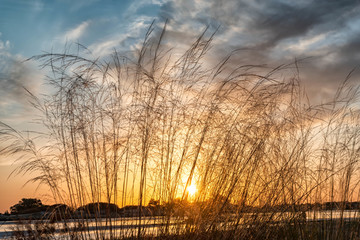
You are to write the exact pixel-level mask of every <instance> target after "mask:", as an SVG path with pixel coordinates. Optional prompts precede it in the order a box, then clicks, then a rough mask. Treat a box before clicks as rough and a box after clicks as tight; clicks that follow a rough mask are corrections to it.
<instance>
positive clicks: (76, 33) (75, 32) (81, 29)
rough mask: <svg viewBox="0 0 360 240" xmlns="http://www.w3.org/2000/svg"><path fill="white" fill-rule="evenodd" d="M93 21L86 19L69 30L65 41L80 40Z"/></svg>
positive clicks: (64, 37) (65, 35)
mask: <svg viewBox="0 0 360 240" xmlns="http://www.w3.org/2000/svg"><path fill="white" fill-rule="evenodd" d="M90 23H91V21H90V20H88V21H84V22H82V23H81V24H79V25H78V26H76V27H75V28H73V29H70V30H68V31H67V32H66V33H65V34H64V36H63V38H62V39H63V42H67V41H70V42H71V41H78V40H79V39H80V38H81V37H82V36H83V35H84V33H85V32H86V30H87V29H88V27H89V25H90Z"/></svg>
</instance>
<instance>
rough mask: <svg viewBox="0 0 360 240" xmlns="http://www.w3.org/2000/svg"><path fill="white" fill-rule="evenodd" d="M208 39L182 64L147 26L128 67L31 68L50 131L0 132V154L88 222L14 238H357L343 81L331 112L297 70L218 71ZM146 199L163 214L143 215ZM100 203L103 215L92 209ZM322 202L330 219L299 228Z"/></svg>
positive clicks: (51, 61) (47, 58) (355, 116)
mask: <svg viewBox="0 0 360 240" xmlns="http://www.w3.org/2000/svg"><path fill="white" fill-rule="evenodd" d="M213 37H214V35H213V34H209V33H208V32H207V31H205V32H204V33H203V34H202V35H201V36H199V37H198V38H197V39H196V40H195V41H194V42H193V44H192V45H190V47H189V48H188V49H187V50H186V51H184V52H181V53H179V51H177V49H173V48H172V47H173V46H171V43H170V42H167V41H166V27H165V28H164V29H158V28H157V27H154V26H152V27H150V29H149V31H148V32H147V33H146V35H145V39H144V42H143V44H142V46H141V47H140V48H139V49H137V50H136V51H134V52H131V53H128V54H121V53H118V52H116V51H114V53H113V54H112V55H110V56H107V57H104V58H102V59H98V58H96V57H93V56H91V53H90V52H89V51H88V50H87V49H84V48H83V47H82V46H81V45H77V46H76V47H75V48H71V47H69V48H67V49H65V52H64V53H59V54H57V53H47V54H44V55H40V56H36V57H34V58H32V59H33V60H37V61H39V62H40V63H41V64H42V65H41V66H42V67H43V68H45V69H47V70H49V74H48V76H47V83H48V84H49V85H50V86H51V87H52V88H51V91H50V92H49V93H48V94H46V95H42V96H41V98H38V97H36V96H34V95H32V94H31V93H29V97H30V98H31V101H32V103H33V106H34V108H36V109H37V110H39V114H40V116H41V119H40V120H39V123H40V124H41V126H42V127H43V128H46V131H45V132H43V133H41V134H38V135H37V134H36V133H32V134H31V133H29V132H20V131H17V130H16V129H14V128H12V127H11V126H9V125H6V124H5V123H1V128H0V146H1V149H0V151H1V154H2V155H3V156H13V157H14V156H17V157H19V160H21V162H22V164H21V166H20V167H19V168H18V169H17V170H16V172H17V173H27V172H33V173H36V177H35V178H34V179H33V181H36V182H38V183H39V184H44V185H46V186H48V188H49V190H50V191H51V195H52V197H53V198H54V201H55V202H60V203H65V204H66V205H67V206H69V207H70V208H71V209H79V208H80V209H81V208H82V209H83V210H84V211H83V212H91V214H93V215H94V216H91V217H92V218H91V219H90V218H89V216H88V215H86V214H83V215H80V216H81V217H79V218H77V221H76V226H74V225H72V226H71V227H69V226H68V223H67V222H66V221H65V220H64V221H63V225H62V226H61V229H65V230H66V231H65V230H64V231H62V232H61V233H59V229H57V227H55V226H54V227H51V228H50V230H49V228H45V230H44V231H43V232H42V231H40V233H41V234H42V233H44V232H46V235H41V234H40V235H36V234H38V233H39V231H37V230H36V231H31V230H29V231H28V230H26V231H25V233H26V234H25V235H21V234H24V231H22V232H21V231H20V232H18V233H19V235H17V236H15V238H18V239H23V238H28V239H41V238H43V237H44V239H51V238H52V237H53V235H54V234H55V235H56V234H61V236H62V237H63V238H65V239H121V238H135V237H136V238H153V237H154V238H155V239H156V238H157V239H166V238H168V239H224V238H228V239H359V238H360V235H359V234H360V233H359V218H358V213H357V212H356V211H353V212H352V215H347V214H348V212H347V211H346V209H349V208H350V209H354V208H356V209H357V208H358V204H357V203H358V202H359V200H360V199H359V192H360V189H359V179H360V178H359V177H360V176H359V175H360V172H359V170H360V168H359V167H360V164H359V154H360V125H359V124H360V112H359V91H358V86H356V85H355V86H354V85H351V84H350V81H349V79H350V75H349V76H348V77H346V78H345V79H344V81H343V83H342V84H341V85H340V86H339V88H338V90H337V92H336V93H335V94H334V98H333V99H332V100H330V101H329V102H326V103H322V104H320V105H319V104H313V103H311V102H310V101H309V100H308V97H307V95H306V92H305V91H304V88H303V86H302V83H301V81H300V77H299V76H300V73H299V67H298V66H299V64H301V62H298V61H297V62H295V63H292V64H288V65H281V66H278V67H275V68H269V67H267V66H263V65H240V66H239V65H238V63H237V62H234V61H233V58H232V57H233V56H232V55H229V56H227V57H224V58H223V59H217V60H216V62H215V64H214V59H211V58H210V56H211V54H208V51H209V50H210V46H211V43H212V40H213ZM209 59H210V60H209ZM194 185H196V189H197V190H196V192H192V193H191V192H190V191H189V188H190V186H194ZM150 199H157V200H158V203H157V204H158V205H159V206H166V205H167V206H168V209H171V211H163V212H162V213H161V214H159V215H160V216H158V217H150V218H149V217H148V216H144V214H143V208H144V206H146V205H147V204H148V202H149V200H150ZM100 202H102V203H107V205H106V206H109V211H105V213H101V211H100V207H99V206H100V205H98V204H97V205H95V207H94V206H91V205H90V206H89V205H87V204H89V203H100ZM327 203H329V204H330V205H331V206H329V207H331V208H333V207H335V206H332V205H333V204H334V205H336V209H337V210H336V211H331V214H330V216H329V217H328V218H327V219H325V220H324V219H322V217H319V216H318V215H316V214H314V215H313V217H312V218H311V221H309V219H308V218H307V219H306V217H304V214H303V212H304V211H306V209H307V207H309V206H310V207H311V208H315V210H317V211H318V210H320V209H319V208H323V206H326V207H328V206H327ZM112 204H116V205H117V206H120V207H125V206H127V205H133V206H135V212H137V213H136V221H135V223H134V222H133V223H131V225H128V226H127V225H126V224H128V220H126V221H125V220H121V221H117V220H116V216H114V215H112V214H111V212H112V210H113V209H112V208H116V207H115V205H112ZM349 205H350V206H349ZM84 206H85V207H84ZM86 206H87V207H86ZM110 206H111V207H110ZM179 206H181V207H179ZM317 207H318V208H317ZM302 208H305V209H302ZM165 209H166V208H165ZM119 211H120V210H119ZM250 213H251V214H250ZM299 213H300V214H299ZM306 214H307V213H306ZM98 216H101V217H98ZM93 217H94V218H93ZM45 224H47V223H45ZM28 226H29V227H30V228H32V229H33V228H34V226H32V225H28ZM56 226H57V225H56ZM119 226H120V227H119ZM148 226H150V227H148ZM35 227H36V226H35ZM40 229H41V227H40ZM124 229H127V230H126V231H124ZM34 234H35V235H34ZM32 236H36V237H32Z"/></svg>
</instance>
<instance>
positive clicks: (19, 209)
mask: <svg viewBox="0 0 360 240" xmlns="http://www.w3.org/2000/svg"><path fill="white" fill-rule="evenodd" d="M205 206H206V207H207V208H208V207H209V203H208V202H196V203H191V202H188V201H181V200H178V199H176V200H175V201H174V202H172V203H164V204H161V205H160V203H159V201H157V200H153V199H152V200H150V201H149V204H148V205H147V206H142V207H140V206H136V205H132V206H125V207H122V208H119V207H118V206H117V205H116V204H113V203H105V202H98V203H89V204H86V205H84V206H81V207H78V208H76V209H74V208H71V207H69V206H67V205H66V204H54V205H45V204H42V202H41V200H39V199H34V198H23V199H22V200H21V201H19V203H17V204H15V205H14V206H12V207H11V208H10V210H11V212H10V213H8V212H7V211H6V212H5V213H4V214H1V216H0V218H1V220H16V219H44V218H49V219H50V220H54V221H57V220H63V219H68V218H84V217H86V218H93V217H138V216H139V214H140V215H141V216H161V215H175V216H186V215H187V212H192V210H193V209H202V208H204V207H205ZM212 206H213V208H217V207H223V209H224V212H225V213H236V212H269V211H271V212H277V211H279V212H280V211H281V212H284V211H289V212H293V211H321V210H355V209H359V208H360V202H325V203H306V204H280V205H275V206H266V205H265V206H263V207H254V206H239V205H236V204H231V203H227V202H221V201H220V202H217V203H216V204H212ZM208 210H209V211H211V209H208Z"/></svg>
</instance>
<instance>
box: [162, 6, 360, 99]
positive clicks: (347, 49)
mask: <svg viewBox="0 0 360 240" xmlns="http://www.w3.org/2000/svg"><path fill="white" fill-rule="evenodd" d="M159 16H160V17H161V18H167V19H169V20H170V24H169V25H170V26H171V28H170V29H171V31H170V32H169V33H168V37H169V38H171V40H172V44H173V45H174V46H177V45H178V44H179V45H181V44H184V42H186V41H184V39H191V38H193V39H194V38H195V36H198V35H199V34H200V33H201V29H203V27H204V26H209V32H211V31H214V29H216V28H217V26H220V29H219V31H218V32H217V35H216V36H215V40H214V47H213V52H214V54H213V56H212V59H210V61H213V62H216V61H218V59H221V57H223V56H224V55H225V54H227V53H230V52H231V51H232V50H235V49H242V51H239V52H238V55H237V56H234V58H233V59H234V61H233V62H235V64H268V65H269V66H273V67H275V66H277V65H279V64H283V63H289V62H292V61H294V60H295V59H299V58H304V57H312V58H310V59H308V60H306V61H305V62H303V64H302V65H300V66H301V69H300V74H301V76H302V78H303V80H304V82H305V84H307V85H308V88H311V86H316V90H315V91H313V92H312V93H311V94H313V95H314V96H315V95H321V94H322V91H323V92H324V93H325V92H327V93H328V92H331V91H329V89H335V88H336V86H338V85H339V83H340V82H341V81H343V80H344V79H345V77H346V75H347V74H348V73H349V72H350V71H351V70H352V69H353V68H354V67H356V66H357V65H358V64H359V62H360V61H359V60H360V56H359V55H360V54H359V53H358V52H359V51H358V50H360V40H359V38H358V36H359V34H360V17H359V16H360V2H358V1H353V0H343V1H337V0H302V1H285V0H269V1H260V0H197V1H188V0H178V1H169V2H166V3H164V4H163V5H162V7H161V10H160V12H159ZM181 36H182V37H181ZM358 78H360V74H358V73H357V72H355V74H354V76H353V79H354V80H356V79H358ZM315 97H316V96H315Z"/></svg>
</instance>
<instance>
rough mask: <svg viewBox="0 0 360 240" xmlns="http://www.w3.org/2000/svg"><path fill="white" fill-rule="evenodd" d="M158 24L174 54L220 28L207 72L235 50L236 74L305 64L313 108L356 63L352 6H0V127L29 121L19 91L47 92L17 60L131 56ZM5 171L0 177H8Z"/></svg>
mask: <svg viewBox="0 0 360 240" xmlns="http://www.w3.org/2000/svg"><path fill="white" fill-rule="evenodd" d="M165 19H168V20H169V24H168V28H167V29H168V31H167V33H166V36H165V40H166V43H167V44H169V45H170V47H174V48H175V49H180V50H181V49H186V46H188V45H189V44H191V42H192V41H194V40H195V38H196V36H198V35H199V34H200V33H201V32H202V31H203V30H204V29H205V28H206V26H208V27H209V32H210V33H211V32H213V31H215V29H217V28H218V27H219V30H218V31H217V33H216V35H215V38H214V41H213V48H212V49H211V51H212V52H211V54H210V55H209V58H208V61H209V63H210V65H211V63H214V64H215V63H216V62H217V61H219V60H220V59H221V58H222V57H224V56H225V55H226V54H229V53H230V52H231V51H233V50H236V49H241V51H238V52H237V54H236V55H235V56H234V57H233V60H232V62H233V63H234V64H235V65H242V64H267V65H268V66H269V67H270V68H271V67H276V66H278V65H279V64H284V63H285V64H287V63H291V62H293V61H294V60H295V59H303V58H306V60H304V61H303V62H302V63H301V64H300V76H301V78H302V80H303V81H304V84H305V87H306V88H307V89H308V94H309V95H310V98H312V99H314V100H315V101H323V100H324V99H326V98H327V97H329V96H330V95H331V94H332V93H334V91H335V89H336V87H337V86H338V85H339V84H340V83H341V82H342V81H343V80H344V79H345V77H346V75H347V74H348V73H349V72H350V71H351V70H352V69H354V68H356V67H358V65H359V63H360V1H358V0H299V1H287V0H268V1H260V0H194V1H191V0H134V1H131V0H119V1H115V0H102V1H100V0H0V121H4V122H6V123H11V124H14V125H15V126H17V127H23V128H26V127H27V126H28V125H26V124H25V122H27V121H28V120H29V119H31V114H32V112H31V110H30V108H28V103H27V100H26V98H25V96H24V90H23V88H22V86H25V87H27V88H28V89H30V90H31V91H32V92H34V93H35V94H41V93H43V92H44V91H46V87H45V86H44V85H43V79H44V74H45V72H44V71H43V70H40V69H39V64H38V63H36V62H24V60H25V59H28V58H30V57H32V56H34V55H37V54H42V53H43V52H50V51H52V52H62V51H63V49H64V46H65V44H71V43H76V42H79V43H81V44H83V45H85V46H86V47H88V48H89V50H91V51H92V54H93V56H94V57H106V56H107V55H108V54H110V53H111V52H112V51H113V50H114V49H117V50H118V51H120V52H123V51H125V52H126V51H132V50H134V49H136V44H137V43H139V42H140V41H141V40H142V39H143V37H144V35H145V33H146V30H147V28H148V27H149V26H150V24H151V22H152V21H153V20H155V26H156V29H157V30H158V29H161V27H162V26H163V23H164V20H165ZM359 76H360V75H359V74H358V71H355V73H354V75H353V77H352V82H353V83H355V84H357V83H359ZM0 165H1V164H0ZM7 165H8V164H2V165H1V166H0V171H1V172H5V173H6V172H9V171H10V168H9V167H8V166H7ZM5 168H6V169H5ZM2 175H3V176H4V174H2ZM0 180H1V181H5V180H4V179H0ZM1 181H0V183H1ZM0 192H1V191H0ZM14 192H16V191H14ZM13 198H14V199H15V197H13ZM2 204H5V203H1V202H0V206H2ZM0 211H1V208H0Z"/></svg>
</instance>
